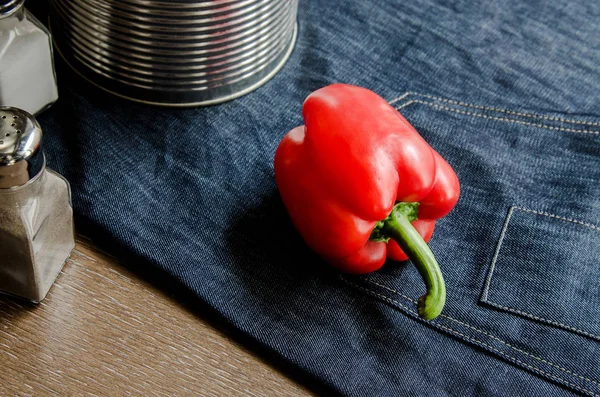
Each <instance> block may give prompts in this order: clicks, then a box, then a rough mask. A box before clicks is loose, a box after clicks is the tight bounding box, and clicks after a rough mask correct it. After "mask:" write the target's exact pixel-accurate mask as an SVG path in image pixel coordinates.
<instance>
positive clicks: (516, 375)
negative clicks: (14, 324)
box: [40, 0, 600, 396]
mask: <svg viewBox="0 0 600 397" xmlns="http://www.w3.org/2000/svg"><path fill="white" fill-rule="evenodd" d="M598 20H600V3H598V2H591V1H585V0H578V1H573V0H549V1H522V0H519V1H516V0H515V1H503V0H496V1H460V0H454V1H441V0H440V1H434V0H420V1H406V2H403V1H402V2H401V1H391V0H380V1H377V2H367V1H361V0H348V1H345V2H342V3H339V4H338V3H336V4H333V3H332V2H330V1H326V0H304V1H301V3H300V10H299V21H298V22H299V31H298V40H297V43H296V48H295V50H294V52H293V54H292V56H291V58H290V60H289V62H288V63H287V64H286V66H285V67H284V68H283V70H282V71H281V72H280V73H278V74H277V75H276V76H275V78H274V79H272V80H271V81H270V82H268V83H267V84H266V85H265V86H263V87H261V88H259V89H258V90H256V91H254V92H252V93H251V94H249V95H246V96H244V97H242V98H240V99H237V100H235V101H232V102H229V103H225V104H222V105H219V106H213V107H207V108H197V109H186V110H172V109H162V108H154V107H148V106H144V105H140V104H135V103H130V102H127V101H124V100H121V99H119V98H116V97H111V96H108V95H105V94H101V93H99V92H98V91H97V90H95V89H93V88H92V87H91V86H89V85H87V84H85V83H83V82H81V81H79V80H78V79H72V78H71V77H72V75H73V73H72V72H71V71H70V70H69V69H67V68H65V67H64V66H60V65H59V66H60V70H59V84H60V88H61V91H60V100H59V101H58V102H57V103H56V105H55V106H54V107H53V108H52V109H51V110H50V111H48V112H46V113H44V114H43V115H42V116H41V117H40V122H41V124H42V126H43V128H44V131H45V133H46V135H45V142H46V152H47V156H48V163H49V165H50V166H51V167H53V168H55V169H57V170H58V171H59V172H61V173H62V174H64V175H65V176H66V177H67V178H68V179H69V180H70V181H71V183H72V188H73V202H74V206H75V211H76V214H77V219H78V221H79V228H80V229H79V230H80V232H83V233H84V234H87V235H90V236H92V237H93V238H94V239H95V240H96V241H97V243H98V244H100V245H101V247H102V248H104V249H106V250H108V251H109V252H113V253H116V254H118V256H120V257H123V258H137V259H138V260H139V261H140V263H142V264H143V265H140V267H138V268H137V269H138V271H140V274H144V273H146V272H151V271H158V273H159V274H161V275H163V276H165V277H168V278H170V279H172V280H175V282H176V283H177V285H179V288H181V289H182V290H184V291H188V292H189V293H191V294H192V295H194V296H195V297H197V298H198V299H199V302H203V304H205V305H207V306H208V307H210V308H213V309H214V310H215V311H217V312H218V313H219V314H220V316H222V318H224V319H225V320H227V321H228V322H229V323H230V324H231V325H232V326H233V327H235V328H236V329H237V330H239V332H240V333H241V334H242V335H245V336H247V337H249V339H251V340H254V341H257V342H258V343H260V344H261V345H262V346H265V347H266V348H267V349H268V351H270V352H274V353H275V355H277V356H278V357H280V358H282V359H283V360H285V361H286V362H289V363H292V364H293V365H294V366H295V367H296V368H298V369H300V370H301V371H302V372H304V373H307V374H309V375H310V376H311V377H313V378H315V379H318V380H319V381H320V382H321V384H323V385H326V386H328V387H329V388H330V389H331V390H334V391H338V392H341V393H343V394H346V395H352V396H366V395H386V396H388V395H415V396H416V395H418V396H450V395H500V396H515V395H532V396H548V395H569V394H571V393H578V394H584V395H591V396H594V395H600V360H599V359H598V357H599V356H600V342H599V340H598V339H599V338H598V335H600V323H599V320H598V319H599V318H600V289H599V288H600V287H599V281H598V280H599V279H600V261H599V259H600V256H599V254H598V247H599V244H600V230H599V227H600V183H599V181H600V166H599V165H600V163H599V160H600V101H599V94H598V93H599V92H600V68H599V67H598V65H600V24H599V23H598ZM333 82H345V83H350V84H356V85H361V86H364V87H367V88H370V89H372V90H374V91H376V92H377V93H379V94H380V95H381V96H383V97H384V98H386V99H388V100H390V102H392V103H393V104H394V106H395V107H396V108H397V109H399V111H400V112H401V113H402V114H403V115H404V116H405V117H406V118H407V119H408V120H409V121H410V122H411V123H412V124H413V125H414V126H415V127H416V129H417V130H418V131H419V132H420V133H421V134H422V135H423V137H424V138H425V139H426V140H427V141H428V142H430V143H431V145H432V146H433V147H434V148H435V149H436V150H437V151H438V152H440V154H441V155H442V156H444V157H445V158H446V159H447V160H448V162H449V163H450V164H451V165H452V166H453V167H454V168H455V170H456V172H457V173H458V175H459V178H460V181H461V185H462V196H461V199H460V201H459V203H458V205H457V207H456V209H455V210H454V211H453V212H452V213H451V214H450V215H449V216H447V217H446V218H444V219H442V220H440V221H439V223H438V225H437V228H436V231H435V233H434V236H433V239H432V241H431V243H430V246H431V248H432V250H433V252H434V253H435V254H436V256H437V258H438V261H439V262H440V265H441V267H442V270H443V272H444V274H445V278H446V283H447V288H448V301H447V305H446V308H445V310H444V312H443V315H442V316H440V317H439V318H437V319H436V320H434V321H431V322H426V321H423V320H421V319H419V318H418V316H417V315H416V310H415V308H416V305H415V299H416V298H417V297H418V296H420V295H421V294H422V293H423V291H424V287H423V283H422V281H421V280H420V278H419V276H418V273H417V272H416V270H415V269H414V267H413V266H412V265H411V264H410V263H388V264H386V266H384V268H383V269H381V270H380V271H378V272H376V273H374V274H371V275H368V276H364V277H359V276H345V275H340V274H338V273H336V272H335V271H332V270H330V269H328V268H327V267H326V266H325V265H324V264H323V263H322V262H321V261H320V260H319V259H318V258H317V257H316V256H315V255H314V254H313V253H311V252H310V251H309V250H308V249H307V247H306V246H305V245H304V243H303V242H302V239H301V238H300V236H299V235H298V234H297V233H296V232H295V231H294V229H293V227H292V226H291V224H290V221H289V219H288V217H287V215H286V212H285V209H284V208H283V205H282V203H281V200H280V198H279V196H278V193H277V189H276V186H275V183H274V178H273V165H272V160H273V155H274V152H275V149H276V147H277V144H278V142H279V140H280V139H281V137H282V136H283V135H284V134H285V133H286V132H287V131H288V130H289V129H291V128H293V127H295V126H297V125H299V124H301V123H302V117H301V106H302V101H303V99H304V98H305V97H306V96H307V95H308V94H309V93H310V92H311V91H313V90H315V89H317V88H320V87H322V86H324V85H327V84H329V83H333ZM196 304H198V305H199V303H196Z"/></svg>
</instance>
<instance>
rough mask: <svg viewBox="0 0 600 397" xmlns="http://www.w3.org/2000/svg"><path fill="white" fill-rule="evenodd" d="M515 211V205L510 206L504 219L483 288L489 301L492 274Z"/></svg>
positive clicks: (485, 299)
mask: <svg viewBox="0 0 600 397" xmlns="http://www.w3.org/2000/svg"><path fill="white" fill-rule="evenodd" d="M513 211H514V207H510V209H509V210H508V215H507V216H506V220H505V221H504V225H503V226H502V233H500V239H499V240H498V245H497V246H496V252H494V257H493V258H492V264H491V265H490V270H489V271H488V275H487V277H486V278H485V287H484V288H483V298H482V299H483V300H484V301H487V298H488V294H489V292H490V285H491V283H492V275H493V274H494V269H495V268H496V261H497V260H498V255H499V254H500V248H501V247H502V242H503V241H504V236H505V235H506V230H507V229H508V223H509V222H510V218H511V217H512V214H513Z"/></svg>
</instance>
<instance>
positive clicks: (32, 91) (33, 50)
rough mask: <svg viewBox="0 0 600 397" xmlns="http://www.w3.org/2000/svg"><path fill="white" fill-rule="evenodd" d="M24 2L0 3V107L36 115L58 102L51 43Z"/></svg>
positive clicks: (9, 1)
mask: <svg viewBox="0 0 600 397" xmlns="http://www.w3.org/2000/svg"><path fill="white" fill-rule="evenodd" d="M24 2H25V0H0V106H14V107H17V108H20V109H23V110H25V111H27V112H29V113H31V114H38V113H40V112H41V111H42V110H44V109H46V108H47V107H48V106H50V105H51V104H53V103H54V102H55V101H56V100H57V99H58V89H57V87H56V75H55V73H54V62H53V56H52V41H51V40H50V33H49V32H48V30H46V28H45V27H44V25H42V24H41V23H40V22H39V21H38V20H37V19H35V17H34V16H33V15H31V14H30V13H29V12H28V11H27V10H26V9H25V7H24V6H23V4H24Z"/></svg>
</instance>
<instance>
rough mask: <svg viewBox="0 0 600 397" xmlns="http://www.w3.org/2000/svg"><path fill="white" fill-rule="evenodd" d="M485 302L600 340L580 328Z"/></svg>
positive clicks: (488, 302)
mask: <svg viewBox="0 0 600 397" xmlns="http://www.w3.org/2000/svg"><path fill="white" fill-rule="evenodd" d="M483 301H484V302H485V303H487V304H488V305H491V306H495V307H497V308H500V309H504V310H507V311H509V312H513V313H517V314H520V315H522V316H525V317H529V318H532V319H534V320H538V321H543V322H545V323H549V324H553V325H556V326H559V327H561V328H566V329H569V330H571V331H575V332H578V333H580V334H583V335H587V336H589V337H592V338H594V339H600V336H598V335H596V334H592V333H590V332H587V331H584V330H582V329H579V328H575V327H572V326H570V325H567V324H563V323H559V322H558V321H553V320H548V319H546V318H544V317H540V316H536V315H535V314H531V313H527V312H524V311H522V310H519V309H513V308H512V307H508V306H504V305H500V304H498V303H496V302H493V301H489V300H487V299H484V300H483Z"/></svg>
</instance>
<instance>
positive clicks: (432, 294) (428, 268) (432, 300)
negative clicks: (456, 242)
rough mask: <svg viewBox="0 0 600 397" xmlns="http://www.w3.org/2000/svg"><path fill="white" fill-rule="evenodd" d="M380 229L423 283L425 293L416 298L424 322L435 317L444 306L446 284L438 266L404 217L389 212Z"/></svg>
mask: <svg viewBox="0 0 600 397" xmlns="http://www.w3.org/2000/svg"><path fill="white" fill-rule="evenodd" d="M383 230H384V232H385V234H386V235H388V236H390V237H391V238H393V239H394V240H396V242H397V243H398V244H399V245H400V247H401V248H402V250H403V251H404V253H405V254H406V255H407V256H408V257H409V258H410V260H411V261H412V262H413V263H414V264H415V266H416V267H417V270H418V271H419V274H420V275H421V277H422V278H423V281H424V282H425V286H426V287H427V293H426V294H425V295H423V296H421V297H420V298H419V302H418V304H417V309H418V311H419V315H420V316H421V317H423V318H424V319H426V320H433V319H434V318H436V317H437V316H438V315H439V314H440V313H441V312H442V309H443V308H444V304H445V303H446V285H445V283H444V277H443V276H442V272H441V270H440V267H439V265H438V263H437V261H436V260H435V257H434V256H433V252H431V249H429V246H428V245H427V243H426V242H425V241H424V240H423V238H422V237H421V235H420V234H419V232H417V230H416V229H415V228H414V226H413V225H412V224H411V223H410V220H409V218H408V217H407V215H406V214H404V213H402V212H400V211H392V213H391V214H390V216H389V217H388V218H387V219H386V220H385V225H384V226H383Z"/></svg>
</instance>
